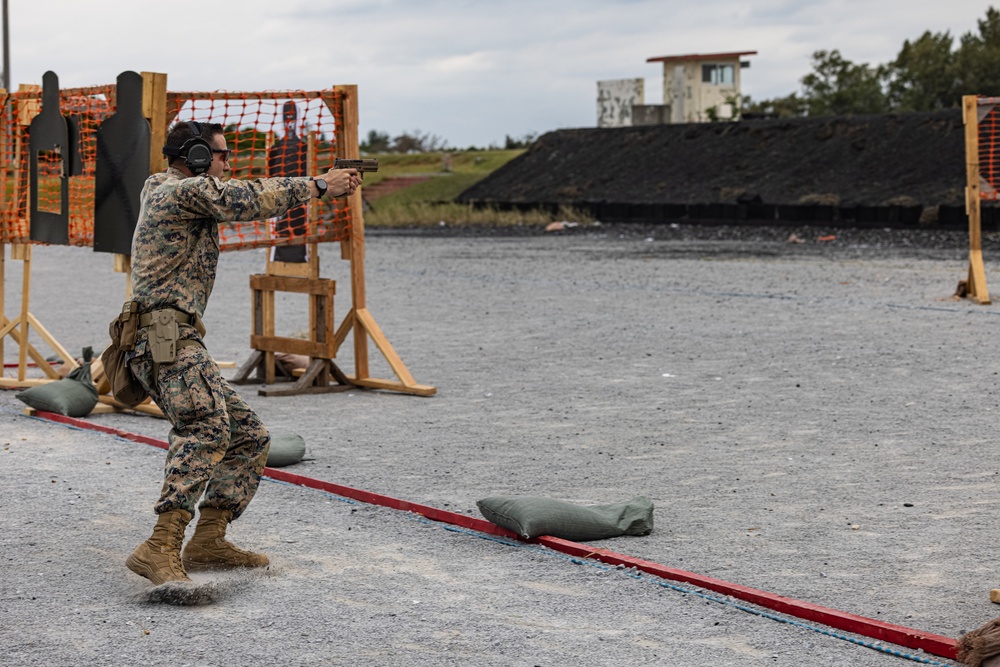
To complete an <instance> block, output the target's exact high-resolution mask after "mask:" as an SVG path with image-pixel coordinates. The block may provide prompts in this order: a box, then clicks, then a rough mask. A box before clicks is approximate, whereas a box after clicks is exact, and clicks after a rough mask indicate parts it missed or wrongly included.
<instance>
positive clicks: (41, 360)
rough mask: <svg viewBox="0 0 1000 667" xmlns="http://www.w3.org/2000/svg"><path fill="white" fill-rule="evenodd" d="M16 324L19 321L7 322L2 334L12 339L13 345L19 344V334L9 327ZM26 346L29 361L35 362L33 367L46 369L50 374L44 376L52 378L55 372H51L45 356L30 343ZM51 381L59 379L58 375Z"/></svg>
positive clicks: (15, 329) (14, 328) (16, 330)
mask: <svg viewBox="0 0 1000 667" xmlns="http://www.w3.org/2000/svg"><path fill="white" fill-rule="evenodd" d="M18 322H19V320H14V321H13V322H8V323H7V325H6V326H5V327H4V330H5V333H4V334H2V335H9V336H10V337H11V338H13V339H14V342H15V343H17V344H18V345H20V344H21V332H20V331H19V330H18V329H17V328H16V327H11V325H16V324H17V323H18ZM8 327H10V328H8ZM27 346H28V355H30V356H31V359H32V360H33V361H34V362H35V365H37V366H38V367H39V368H42V369H45V368H48V369H49V370H50V371H51V372H50V373H46V375H48V376H49V377H53V373H55V371H52V369H51V364H49V362H48V361H46V359H45V356H44V355H43V354H42V353H41V352H39V351H38V350H37V349H36V348H35V346H34V345H32V344H31V342H30V341H29V342H28V343H27ZM53 379H59V374H58V373H55V376H54V378H53Z"/></svg>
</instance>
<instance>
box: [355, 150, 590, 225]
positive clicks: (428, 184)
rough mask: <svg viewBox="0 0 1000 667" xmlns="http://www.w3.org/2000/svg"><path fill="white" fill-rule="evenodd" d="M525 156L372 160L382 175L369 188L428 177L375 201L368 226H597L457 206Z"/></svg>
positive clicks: (570, 214) (570, 215) (500, 153)
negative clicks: (458, 199) (463, 197)
mask: <svg viewBox="0 0 1000 667" xmlns="http://www.w3.org/2000/svg"><path fill="white" fill-rule="evenodd" d="M523 152H524V150H523V149H517V150H495V151H469V152H460V153H416V154H406V155H400V154H398V153H392V154H385V155H377V156H373V157H377V158H378V160H379V170H378V172H376V173H369V174H365V183H367V184H374V183H378V182H380V181H382V180H383V179H386V178H391V177H394V176H418V175H419V176H429V178H428V179H427V180H425V181H422V182H420V183H417V184H415V185H411V186H409V187H407V188H404V189H402V190H399V191H397V192H393V193H391V194H388V195H385V196H382V197H379V198H378V199H377V200H375V201H373V202H371V209H370V210H367V211H365V225H366V226H368V227H426V226H441V224H442V223H443V224H445V225H452V226H469V225H484V226H508V225H543V224H547V223H549V222H552V221H554V220H569V221H574V222H592V221H593V220H592V218H591V217H590V216H587V215H583V214H582V213H580V212H579V211H574V210H572V209H561V210H559V211H557V212H556V213H555V214H550V213H546V212H544V211H525V212H520V211H499V210H496V209H492V208H485V209H484V208H474V207H472V206H469V205H466V204H457V203H455V202H454V199H455V198H456V197H457V196H458V195H460V194H461V193H462V192H464V191H465V190H467V189H468V188H470V187H471V186H472V185H474V184H475V183H477V182H479V181H480V180H482V179H483V178H485V177H486V176H488V175H489V174H491V173H492V172H493V171H495V170H496V169H498V168H500V167H502V166H503V165H505V164H506V163H507V162H509V161H510V160H512V159H514V158H515V157H517V156H518V155H520V154H521V153H523ZM363 190H364V186H362V191H363Z"/></svg>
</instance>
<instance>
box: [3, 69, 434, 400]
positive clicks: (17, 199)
mask: <svg viewBox="0 0 1000 667" xmlns="http://www.w3.org/2000/svg"><path fill="white" fill-rule="evenodd" d="M142 80H143V88H142V115H143V116H144V117H145V118H146V119H147V120H148V121H149V124H150V130H151V132H150V165H149V171H150V173H156V172H159V171H162V170H163V168H164V166H165V162H164V160H163V158H162V155H161V151H160V148H161V147H162V146H163V144H164V142H165V138H166V133H167V131H168V129H169V127H170V125H171V123H172V122H173V121H174V120H175V118H176V117H177V112H176V109H179V106H178V105H177V104H176V102H177V101H178V100H184V99H202V100H205V99H212V98H214V97H220V96H224V95H225V93H183V92H180V93H175V92H169V91H168V90H167V85H166V84H167V75H166V74H160V73H152V72H143V73H142ZM35 88H37V87H27V86H24V87H22V91H24V92H28V90H30V89H35ZM102 88H108V87H102ZM75 90H77V91H83V92H88V91H89V89H75ZM110 90H111V93H110V94H111V95H112V96H113V94H114V87H113V86H112V87H111V88H110ZM19 92H21V91H19ZM32 94H33V95H34V97H31V98H18V100H17V102H16V105H14V107H13V108H12V109H10V110H8V111H7V113H6V114H4V116H3V121H7V122H13V123H21V124H22V125H23V124H26V123H28V122H30V120H31V118H32V117H34V116H35V115H37V114H38V113H39V111H40V105H39V104H37V103H36V102H35V97H38V96H39V95H38V94H37V93H36V91H34V90H32ZM265 95H268V96H270V97H272V98H293V99H294V98H295V97H296V96H300V97H302V96H310V97H312V98H315V97H319V98H321V99H322V100H323V102H324V103H325V104H326V105H327V106H328V107H330V110H331V112H332V113H333V114H334V116H335V117H336V118H339V119H342V123H341V124H340V126H339V128H338V136H337V139H336V157H346V158H357V157H358V156H359V155H360V152H359V148H358V87H357V86H355V85H346V86H336V87H334V88H332V89H328V90H323V91H311V92H305V91H289V92H269V93H266V94H265ZM8 97H13V95H8V94H7V93H6V91H3V100H5V101H6V100H7V99H8ZM171 109H173V110H174V111H171ZM2 124H3V122H0V125H2ZM2 137H6V134H0V141H3V140H4V139H3V138H2ZM315 145H316V143H315V137H310V150H311V151H315ZM20 162H24V161H20ZM19 169H21V170H23V169H24V167H23V165H15V166H14V167H13V178H14V179H15V180H14V183H15V192H14V196H13V198H7V199H6V200H5V201H4V202H3V206H2V207H0V212H3V213H4V214H5V215H7V216H8V217H12V218H13V219H12V220H4V222H5V223H6V224H8V225H11V229H15V230H23V229H25V228H28V227H29V225H27V216H26V215H24V214H22V213H18V211H21V210H22V209H23V206H24V204H23V200H24V195H23V193H20V192H19V190H18V184H19V183H21V182H22V181H23V179H24V174H23V173H21V172H20V171H18V170H19ZM7 177H8V172H7V171H6V170H0V185H2V184H3V183H4V182H5V181H6V178H7ZM347 202H348V203H347V215H348V217H349V226H348V233H347V235H346V237H343V238H340V243H341V253H340V254H341V258H342V259H345V260H347V261H349V262H350V269H349V271H350V282H351V284H350V296H351V307H350V309H349V310H348V312H347V314H346V316H345V317H344V318H343V321H342V322H341V323H340V325H339V326H336V327H334V326H333V324H334V322H333V296H334V293H335V292H336V286H335V283H334V281H332V280H329V279H324V278H321V277H320V267H319V256H318V252H317V250H318V248H317V243H309V244H308V245H309V249H310V253H309V260H308V261H307V262H305V263H302V264H298V263H296V264H291V263H286V262H272V261H270V260H269V261H268V262H267V264H266V266H265V273H264V274H263V275H254V276H251V277H250V286H251V291H252V297H253V298H252V312H251V323H252V333H251V337H250V344H251V349H252V353H251V357H250V359H249V360H248V361H247V363H245V364H244V365H243V366H242V367H241V368H240V369H239V371H238V372H237V376H236V379H235V380H234V382H249V381H251V380H250V379H249V377H250V375H251V374H252V373H254V372H256V377H257V379H258V380H263V381H264V382H265V384H267V385H270V384H271V383H273V382H274V381H275V379H276V373H275V353H277V352H290V353H297V354H306V355H307V356H309V358H310V363H309V366H308V368H307V369H305V372H304V373H302V375H301V376H300V377H298V378H297V379H296V380H295V381H294V382H293V383H292V384H291V386H286V387H270V386H268V387H265V388H264V389H262V390H261V391H260V394H262V395H267V396H271V395H289V394H299V393H322V392H328V391H343V390H344V389H350V388H352V387H362V388H369V389H382V390H389V391H397V392H402V393H407V394H413V395H418V396H431V395H434V394H435V393H436V392H437V389H436V388H435V387H433V386H430V385H425V384H419V383H417V382H416V381H415V380H414V378H413V376H412V375H411V374H410V372H409V370H408V369H407V367H406V365H405V364H404V363H403V361H402V359H401V358H400V356H399V355H398V354H397V353H396V351H395V349H394V348H393V346H392V345H391V343H390V342H389V340H388V338H387V337H386V336H385V334H384V333H383V332H382V330H381V328H380V327H379V326H378V323H377V322H376V321H375V318H374V316H373V315H372V313H371V312H370V311H369V310H368V306H367V303H366V289H365V273H364V257H365V244H364V241H365V238H364V218H363V214H362V199H361V193H360V191H359V192H356V193H355V194H354V195H352V196H351V197H350V198H349V199H348V200H347ZM71 203H72V195H71ZM309 208H310V212H311V213H312V214H313V215H314V216H315V209H316V204H315V203H314V204H311V205H310V206H309ZM90 215H91V216H92V215H93V211H91V212H90ZM75 221H76V223H75V224H77V225H78V228H79V225H80V224H81V221H80V219H79V216H77V218H76V219H75ZM82 222H83V224H86V222H88V221H87V220H83V221H82ZM89 222H90V224H91V227H90V229H91V230H92V229H93V227H92V225H93V220H92V218H91V220H90V221H89ZM14 236H15V237H16V240H10V241H8V242H10V243H12V252H11V259H19V260H22V261H24V272H25V278H24V281H23V288H22V299H21V301H22V308H21V314H20V316H19V317H16V318H14V319H13V320H8V319H7V318H6V317H5V316H4V312H3V306H4V302H3V286H4V271H5V269H6V267H5V257H4V255H5V253H4V245H5V244H4V240H3V239H2V238H0V360H2V359H3V356H2V352H3V340H4V338H5V337H6V336H10V337H11V338H13V339H14V342H15V343H16V344H17V345H18V347H19V349H20V354H19V368H18V377H17V378H0V386H8V387H23V386H31V385H33V384H39V383H42V382H49V381H52V380H57V379H59V378H58V377H57V376H56V374H55V372H54V371H53V370H52V369H51V368H49V367H48V364H47V363H44V358H43V357H42V355H41V354H40V353H39V352H38V351H37V350H36V349H35V348H34V347H32V346H31V345H30V343H28V341H27V329H28V326H29V325H30V326H32V327H34V328H35V329H36V330H37V332H38V333H39V334H40V335H41V336H42V337H43V339H44V340H45V341H46V342H47V343H49V344H50V345H51V346H52V347H53V348H54V349H56V350H57V351H58V352H59V353H60V355H61V356H63V358H65V359H67V361H68V362H69V363H70V364H71V365H73V366H75V362H74V361H73V359H72V357H71V356H70V355H69V354H68V353H67V352H66V350H65V348H63V347H62V346H61V345H59V344H58V342H57V341H55V339H54V338H52V337H51V336H50V335H49V334H48V332H47V331H45V329H44V327H42V326H41V324H40V323H39V322H38V321H37V319H35V318H34V317H33V316H31V314H30V313H29V312H28V299H29V285H30V282H29V277H30V263H31V262H30V260H31V251H32V246H33V245H34V244H33V243H32V242H31V241H30V240H28V239H27V238H25V237H24V236H25V235H24V233H23V231H21V233H19V234H15V235H14ZM91 236H92V231H91ZM320 240H324V239H320ZM71 244H73V245H85V244H86V242H85V241H84V242H73V241H72V240H71ZM114 266H115V271H117V272H121V273H124V274H125V275H126V287H125V295H124V296H125V298H129V297H130V295H131V289H132V286H131V280H130V273H131V262H130V257H128V256H127V255H119V254H115V255H114ZM276 292H296V293H304V294H307V295H308V297H309V319H310V322H309V340H307V341H303V340H299V339H293V338H287V337H281V336H276V335H275V334H274V324H275V313H274V295H275V293H276ZM111 316H113V314H109V319H110V317H111ZM350 334H353V353H354V373H353V375H350V374H345V373H343V372H342V371H341V370H340V369H339V368H338V367H337V365H336V363H335V362H334V359H335V357H336V353H337V351H338V350H339V349H340V346H341V345H342V344H343V343H344V342H345V341H346V338H347V336H348V335H350ZM369 340H371V341H372V342H373V343H375V346H376V348H377V350H378V352H379V353H381V355H382V356H383V357H384V359H385V361H386V362H387V363H388V365H389V368H390V369H391V370H392V372H393V373H394V374H395V376H396V377H395V379H383V378H377V377H372V375H371V373H370V368H369V362H370V355H369V349H368V342H369ZM29 355H30V356H31V358H32V359H33V360H34V361H36V363H37V364H38V366H40V367H42V370H43V371H44V372H45V374H46V376H47V377H45V378H42V379H34V378H27V377H26V376H25V367H26V358H27V356H29ZM94 364H95V373H94V377H95V379H97V380H98V387H99V390H100V392H101V394H102V396H101V402H102V403H105V404H106V405H105V406H103V407H106V408H109V409H110V408H113V407H119V408H120V407H122V406H120V404H117V402H116V401H114V399H113V398H112V397H110V396H105V395H103V394H107V393H108V392H109V389H110V387H109V386H108V385H107V382H106V381H103V382H101V381H100V380H99V378H100V377H101V376H102V375H103V373H102V372H101V371H102V369H101V368H100V360H99V359H97V360H95V362H94ZM99 407H102V406H99ZM140 407H142V406H140ZM147 407H148V408H149V410H148V411H150V412H151V413H153V414H162V413H160V411H159V409H158V408H157V407H156V406H155V405H152V404H150V405H149V406H147Z"/></svg>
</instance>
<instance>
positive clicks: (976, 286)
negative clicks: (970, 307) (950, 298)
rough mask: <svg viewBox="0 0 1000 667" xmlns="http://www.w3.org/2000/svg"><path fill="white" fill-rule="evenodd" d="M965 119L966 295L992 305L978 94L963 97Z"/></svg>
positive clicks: (981, 302)
mask: <svg viewBox="0 0 1000 667" xmlns="http://www.w3.org/2000/svg"><path fill="white" fill-rule="evenodd" d="M962 111H963V117H964V120H965V177H966V186H965V212H966V214H968V216H969V274H968V279H967V282H966V286H965V292H966V295H967V296H968V297H969V298H970V299H972V300H973V301H976V302H978V303H980V304H983V305H989V304H990V292H989V290H988V289H987V287H986V269H985V268H984V266H983V246H982V218H981V207H980V197H981V193H980V189H979V179H980V173H979V100H978V97H977V96H976V95H965V96H964V97H962Z"/></svg>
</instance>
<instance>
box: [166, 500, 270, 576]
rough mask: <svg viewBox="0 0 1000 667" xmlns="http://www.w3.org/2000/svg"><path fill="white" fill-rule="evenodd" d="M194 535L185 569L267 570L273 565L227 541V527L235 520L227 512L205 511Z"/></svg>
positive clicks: (184, 555)
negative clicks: (241, 568) (260, 568)
mask: <svg viewBox="0 0 1000 667" xmlns="http://www.w3.org/2000/svg"><path fill="white" fill-rule="evenodd" d="M200 511H201V517H200V518H199V519H198V525H197V526H196V527H195V529H194V535H193V536H192V537H191V540H190V541H189V542H188V543H187V544H186V545H185V546H184V553H183V555H182V558H183V560H184V566H185V567H187V568H188V569H190V570H192V571H194V570H211V569H229V568H236V567H265V566H267V564H268V563H270V562H271V561H270V560H269V559H268V557H267V556H265V555H264V554H258V553H254V552H252V551H246V550H245V549H240V548H239V547H237V546H236V545H234V544H232V543H231V542H228V541H226V527H227V526H228V525H229V522H230V521H231V520H232V518H233V513H232V512H230V511H228V510H220V509H213V508H210V507H205V508H202V509H201V510H200Z"/></svg>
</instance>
